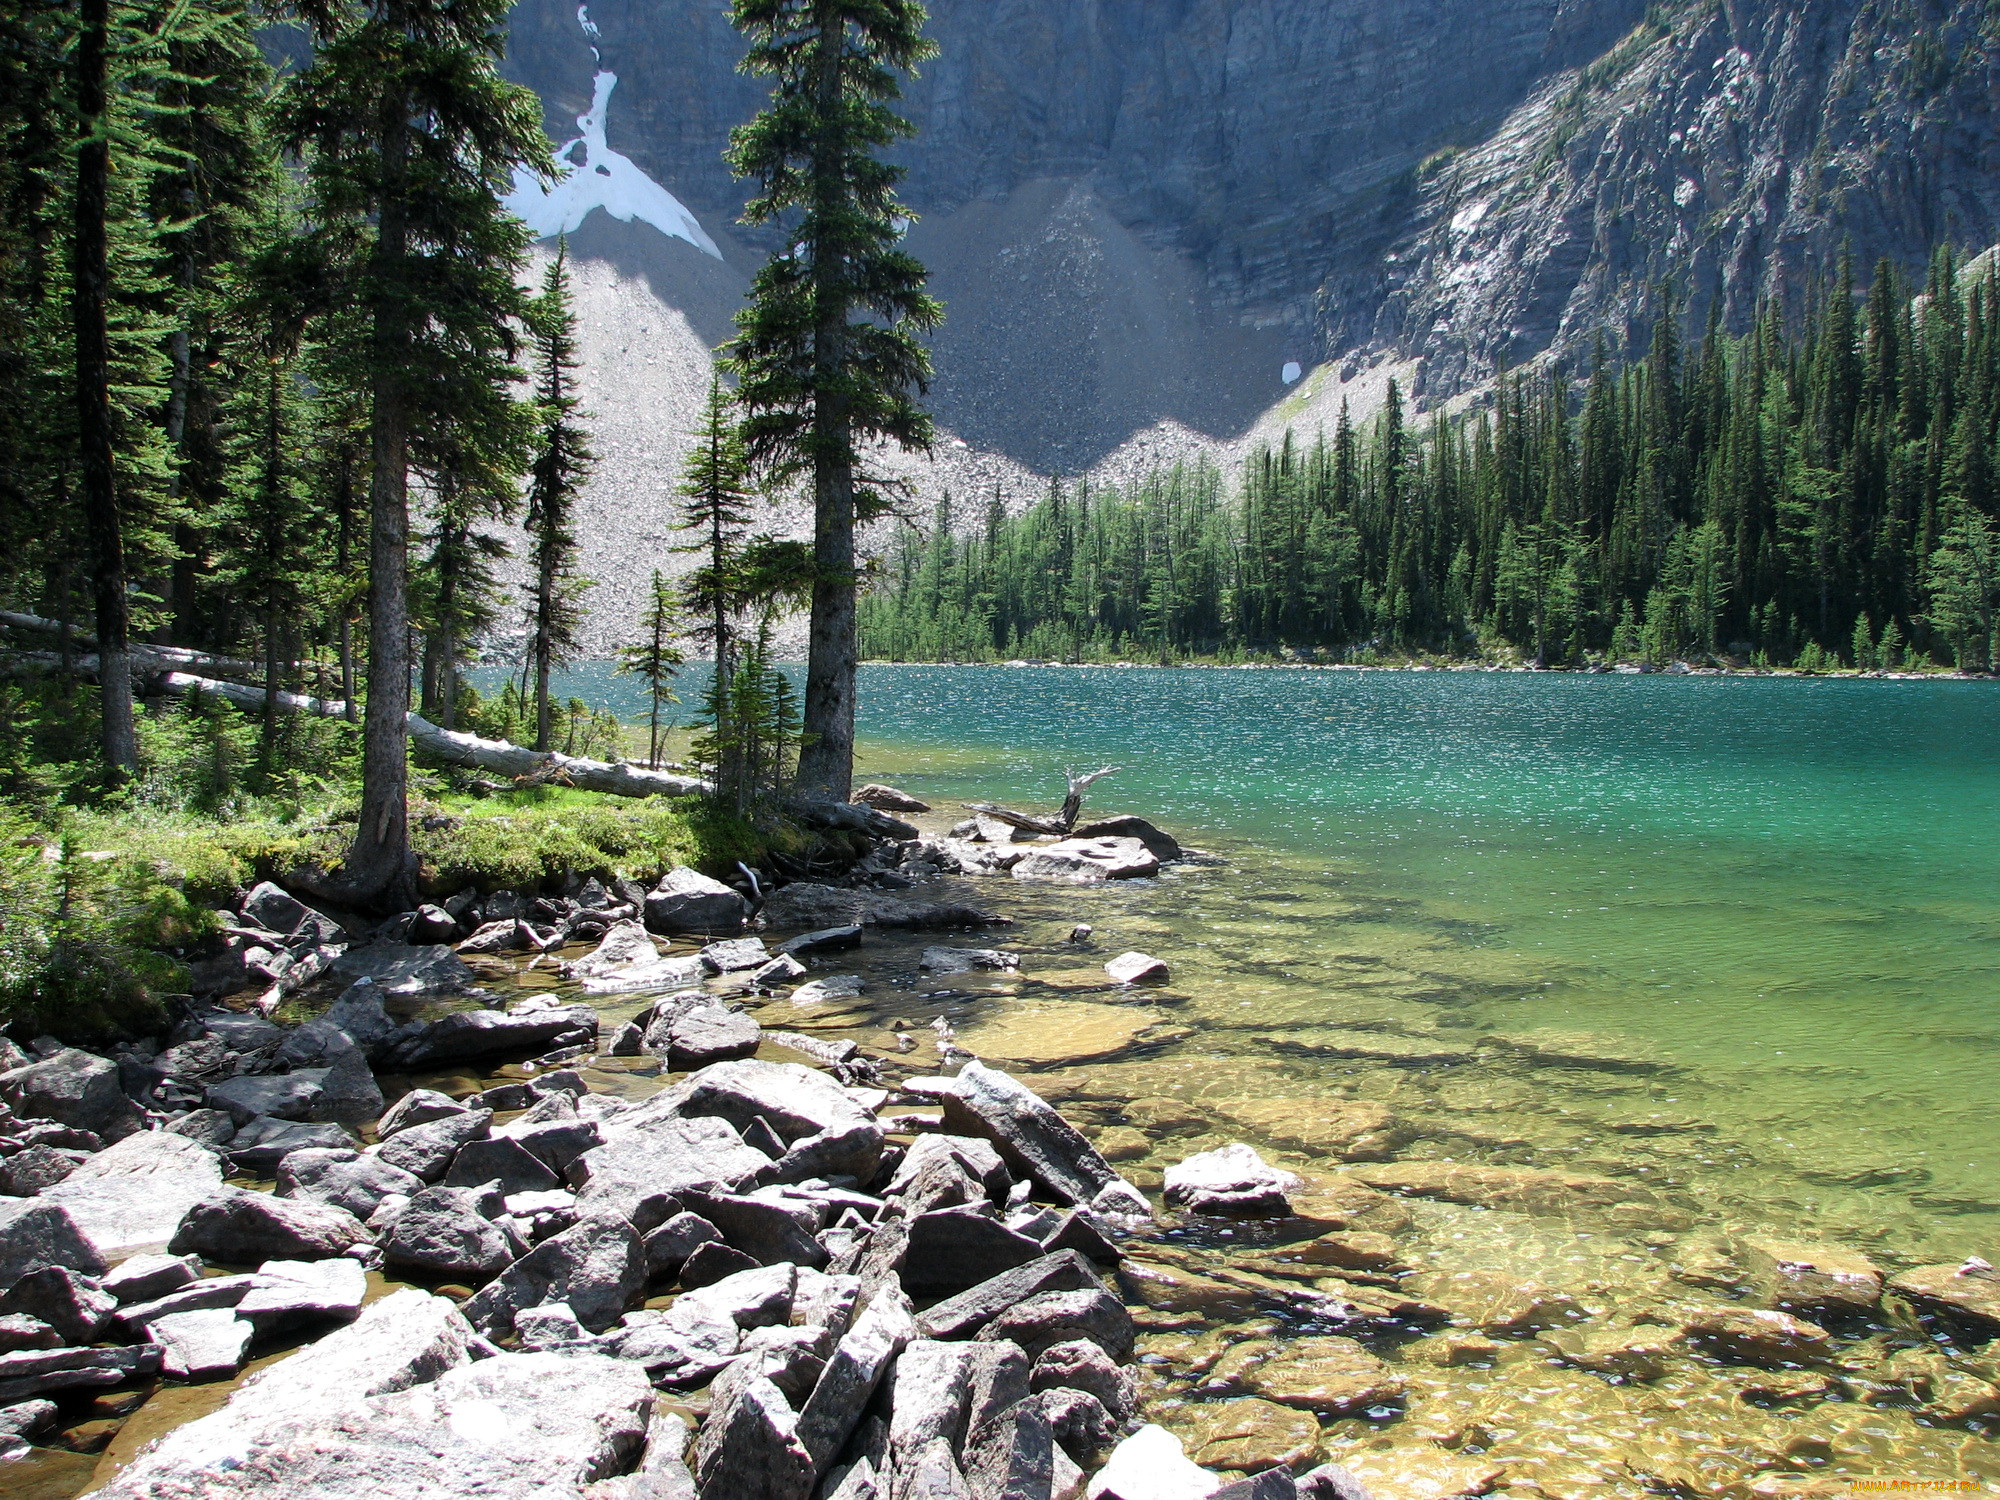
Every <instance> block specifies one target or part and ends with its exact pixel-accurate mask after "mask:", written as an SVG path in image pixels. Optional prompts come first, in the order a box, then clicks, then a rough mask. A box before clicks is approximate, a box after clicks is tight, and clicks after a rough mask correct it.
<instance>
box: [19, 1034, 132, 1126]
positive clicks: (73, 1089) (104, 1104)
mask: <svg viewBox="0 0 2000 1500" xmlns="http://www.w3.org/2000/svg"><path fill="white" fill-rule="evenodd" d="M0 1103H4V1104H5V1105H6V1106H7V1107H8V1108H9V1109H11V1110H13V1112H14V1113H15V1114H17V1115H23V1116H26V1117H27V1118H28V1119H31V1120H54V1121H55V1122H56V1123H57V1124H59V1125H68V1126H70V1127H71V1128H72V1129H76V1130H88V1131H90V1132H91V1133H92V1134H93V1135H96V1136H100V1137H102V1138H103V1139H104V1140H107V1141H115V1140H119V1139H120V1138H122V1137H124V1136H128V1135H130V1134H131V1133H132V1132H133V1131H135V1130H137V1129H139V1128H140V1126H141V1125H143V1124H144V1123H145V1122H144V1119H143V1118H142V1116H141V1115H140V1113H139V1108H138V1106H137V1105H135V1104H134V1103H133V1102H132V1101H131V1100H130V1099H129V1098H127V1097H126V1094H125V1090H124V1088H123V1087H122V1086H121V1085H120V1083H119V1081H118V1064H117V1063H115V1062H112V1061H111V1060H110V1059H109V1058H105V1057H97V1056H95V1055H93V1054H92V1053H89V1052H82V1051H79V1050H78V1049H77V1048H75V1047H65V1048H63V1049H62V1050H61V1051H60V1052H55V1053H52V1054H51V1055H49V1056H48V1057H45V1058H42V1059H41V1060H40V1061H39V1062H31V1063H28V1064H26V1065H25V1066H22V1067H18V1068H10V1069H8V1070H7V1071H6V1072H4V1073H0Z"/></svg>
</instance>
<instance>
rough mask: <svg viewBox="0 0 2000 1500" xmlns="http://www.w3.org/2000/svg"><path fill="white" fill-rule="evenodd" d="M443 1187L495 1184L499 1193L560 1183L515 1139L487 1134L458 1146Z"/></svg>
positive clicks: (547, 1187) (537, 1190) (538, 1190)
mask: <svg viewBox="0 0 2000 1500" xmlns="http://www.w3.org/2000/svg"><path fill="white" fill-rule="evenodd" d="M444 1180H445V1185H446V1186H447V1187H461V1188H469V1187H478V1186H479V1185H480V1184H482V1183H488V1182H490V1183H494V1184H496V1185H497V1186H498V1187H499V1189H500V1191H501V1192H502V1193H545V1192H548V1191H549V1190H550V1189H552V1188H555V1187H557V1186H559V1185H560V1184H561V1179H560V1178H558V1177H557V1176H556V1174H555V1173H553V1172H551V1171H550V1170H549V1169H548V1165H547V1164H546V1163H545V1162H543V1161H542V1159H541V1158H540V1157H538V1156H536V1155H535V1154H534V1152H532V1151H530V1150H529V1149H528V1148H527V1147H526V1146H523V1145H522V1144H521V1143H520V1142H519V1141H513V1140H508V1139H507V1138H506V1137H505V1136H488V1137H487V1138H486V1139H485V1140H481V1141H467V1142H466V1143H465V1144H464V1145H463V1146H460V1147H459V1148H458V1155H456V1156H454V1157H453V1158H452V1159H451V1166H450V1167H449V1168H448V1169H447V1170H446V1172H445V1174H444Z"/></svg>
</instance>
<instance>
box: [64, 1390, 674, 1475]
mask: <svg viewBox="0 0 2000 1500" xmlns="http://www.w3.org/2000/svg"><path fill="white" fill-rule="evenodd" d="M240 1399H241V1398H239V1400H240ZM231 1404H232V1406H233V1405H235V1403H233V1402H232V1403H231ZM652 1406H653V1392H652V1389H651V1387H649V1386H648V1385H647V1384H646V1377H645V1374H644V1372H643V1371H642V1370H640V1369H638V1368H637V1367H635V1366H633V1365H629V1364H624V1363H621V1362H619V1361H617V1360H611V1359H606V1358H604V1357H603V1356H602V1355H595V1354H574V1355H571V1354H550V1353H526V1354H502V1355H498V1356H496V1357H494V1358H491V1359H486V1360H481V1361H480V1362H478V1363H477V1364H461V1365H459V1366H457V1367H456V1368H453V1369H450V1370H447V1371H445V1372H444V1373H443V1374H442V1375H440V1376H439V1377H438V1378H437V1379H435V1380H434V1381H430V1382H427V1383H424V1384H417V1385H414V1386H411V1387H409V1388H400V1387H399V1388H394V1389H391V1390H389V1391H386V1392H384V1393H382V1394H378V1395H373V1396H369V1397H367V1398H365V1399H362V1400H360V1401H353V1402H347V1403H343V1404H342V1405H341V1406H339V1407H336V1408H335V1409H333V1410H331V1411H327V1412H323V1413H322V1412H302V1413H299V1414H297V1415H294V1416H289V1417H287V1418H285V1419H283V1420H277V1421H264V1422H248V1423H239V1424H238V1425H237V1428H236V1430H235V1432H234V1433H232V1435H233V1436H236V1437H238V1438H239V1440H241V1441H242V1447H241V1449H240V1457H238V1458H237V1459H236V1461H234V1462H230V1463H227V1464H225V1465H219V1466H218V1467H217V1468H216V1469H215V1470H213V1471H211V1470H210V1469H208V1468H206V1467H196V1466H195V1465H194V1464H193V1463H191V1462H190V1461H189V1457H188V1456H183V1455H191V1454H192V1453H195V1452H199V1450H196V1449H193V1447H192V1445H181V1446H177V1447H174V1448H172V1449H170V1450H169V1451H168V1452H167V1453H166V1454H165V1455H164V1456H163V1455H162V1454H161V1448H164V1447H166V1445H164V1444H163V1445H161V1446H160V1447H156V1448H155V1449H153V1450H150V1451H149V1452H148V1453H147V1455H146V1456H145V1458H144V1459H142V1460H141V1462H140V1463H135V1464H134V1465H133V1466H132V1467H131V1468H128V1469H127V1470H125V1471H124V1472H123V1473H121V1474H120V1475H119V1477H118V1479H117V1480H115V1481H114V1482H113V1483H112V1484H111V1485H110V1486H109V1487H107V1488H106V1489H105V1490H103V1491H102V1492H101V1493H102V1494H104V1495H106V1496H108V1497H133V1500H136V1497H142V1496H143V1497H146V1500H169V1497H180V1496H184V1495H186V1494H189V1493H193V1492H195V1491H197V1490H198V1491H199V1493H201V1494H202V1495H204V1496H206V1497H209V1500H253V1497H254V1500H351V1497H354V1496H360V1495H368V1496H380V1497H384V1500H414V1497H418V1496H421V1497H423V1500H475V1497H476V1500H492V1497H495V1496H521V1497H528V1496H557V1495H577V1494H581V1493H584V1492H585V1491H584V1487H585V1486H587V1485H590V1484H592V1483H594V1482H595V1481H597V1480H600V1479H605V1478H608V1477H610V1476H612V1475H614V1474H616V1473H618V1472H619V1471H620V1470H621V1469H623V1468H624V1466H625V1465H626V1464H627V1463H629V1462H630V1460H631V1457H632V1455H633V1454H634V1453H636V1452H637V1451H638V1448H639V1445H640V1443H641V1442H642V1441H643V1438H644V1434H645V1431H646V1420H647V1417H648V1416H649V1414H650V1412H651V1410H652ZM229 1411H230V1409H229V1408H224V1410H223V1412H221V1413H218V1414H217V1415H218V1417H222V1418H227V1417H228V1416H229ZM207 1420H209V1421H214V1420H215V1419H214V1418H210V1419H207ZM194 1425H196V1426H199V1425H201V1424H194ZM185 1430H186V1429H183V1431H185ZM220 1431H221V1430H220V1429H219V1430H218V1434H217V1435H218V1436H220ZM148 1460H150V1462H148ZM135 1471H136V1472H135Z"/></svg>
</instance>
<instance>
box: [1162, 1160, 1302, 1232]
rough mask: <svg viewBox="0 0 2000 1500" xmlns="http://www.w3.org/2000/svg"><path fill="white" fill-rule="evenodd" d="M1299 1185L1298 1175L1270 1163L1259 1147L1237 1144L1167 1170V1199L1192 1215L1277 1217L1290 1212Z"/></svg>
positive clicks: (1247, 1217)
mask: <svg viewBox="0 0 2000 1500" xmlns="http://www.w3.org/2000/svg"><path fill="white" fill-rule="evenodd" d="M1300 1186H1301V1183H1300V1179H1299V1177H1298V1175H1297V1174H1296V1173H1293V1172H1287V1171H1284V1170H1282V1169H1281V1168H1278V1167H1274V1166H1272V1165H1270V1163H1268V1162H1266V1161H1265V1160H1264V1158H1263V1157H1261V1156H1259V1155H1258V1154H1257V1149H1256V1148H1255V1147H1254V1146H1250V1145H1247V1144H1245V1143H1244V1142H1242V1141H1234V1142H1232V1143H1231V1144H1229V1145H1227V1146H1222V1147H1219V1148H1217V1149H1216V1150H1214V1151H1202V1152H1198V1153H1196V1154H1195V1155H1193V1156H1190V1157H1189V1158H1188V1159H1187V1160H1186V1161H1183V1162H1181V1163H1179V1164H1178V1165H1177V1166H1172V1167H1169V1168H1167V1176H1166V1199H1167V1202H1169V1203H1172V1204H1177V1205H1178V1206H1180V1207H1182V1208H1185V1209H1187V1210H1188V1211H1189V1212H1190V1213H1197V1214H1214V1215H1218V1216H1223V1217H1229V1218H1238V1219H1277V1218H1284V1217H1286V1216H1287V1215H1289V1214H1290V1213H1291V1211H1292V1205H1291V1200H1290V1198H1289V1196H1288V1195H1289V1194H1290V1193H1292V1192H1294V1191H1296V1190H1297V1189H1298V1188H1299V1187H1300Z"/></svg>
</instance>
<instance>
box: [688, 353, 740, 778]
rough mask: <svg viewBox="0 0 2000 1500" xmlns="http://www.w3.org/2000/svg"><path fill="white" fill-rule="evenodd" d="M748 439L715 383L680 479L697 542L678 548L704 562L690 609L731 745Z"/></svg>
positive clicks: (722, 731)
mask: <svg viewBox="0 0 2000 1500" xmlns="http://www.w3.org/2000/svg"><path fill="white" fill-rule="evenodd" d="M745 464H746V460H745V457H744V451H743V437H742V434H741V432H740V431H739V430H738V428H737V425H736V417H735V407H734V403H733V402H732V401H731V399H730V396H729V393H728V392H727V391H725V390H724V389H723V387H722V382H721V381H720V380H711V381H710V382H709V387H708V402H707V405H706V406H704V407H703V408H702V418H701V427H700V429H699V431H697V432H696V434H695V442H694V446H693V447H692V448H691V449H689V450H688V456H687V462H686V466H685V468H684V470H683V473H682V478H681V487H680V493H681V507H680V511H681V519H680V525H681V528H682V529H683V530H686V531H690V532H693V533H694V537H695V540H693V541H692V542H689V543H688V544H687V545H686V546H684V547H682V548H680V549H679V550H680V551H683V552H692V553H694V554H695V555H696V556H697V557H699V558H700V559H701V561H700V562H699V563H698V564H697V565H696V567H695V569H694V571H693V572H692V573H690V574H689V575H688V578H687V582H686V585H685V586H686V590H687V600H688V608H689V609H690V610H692V611H693V613H694V614H695V616H696V617H697V618H698V619H699V620H701V621H702V624H701V626H699V627H698V629H699V630H700V632H701V633H702V634H704V635H706V636H707V638H708V644H709V651H710V654H711V655H712V656H713V657H714V659H715V671H714V686H715V690H716V691H715V693H714V694H712V695H711V696H712V697H713V700H714V703H715V705H716V711H717V712H718V713H719V714H720V715H721V719H720V720H718V723H717V732H718V734H719V735H720V736H721V737H722V738H723V739H724V740H726V739H727V737H728V717H729V694H728V683H729V681H730V677H731V675H732V673H733V672H734V670H735V667H734V660H733V653H732V652H731V649H730V647H731V638H730V621H731V619H732V617H733V616H734V615H735V613H736V611H737V610H739V609H740V608H742V605H743V600H744V598H745V595H746V588H745V580H744V577H743V566H742V564H743V545H744V538H745V537H746V536H747V535H748V533H749V530H750V492H749V489H748V487H747V478H746V474H745Z"/></svg>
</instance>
